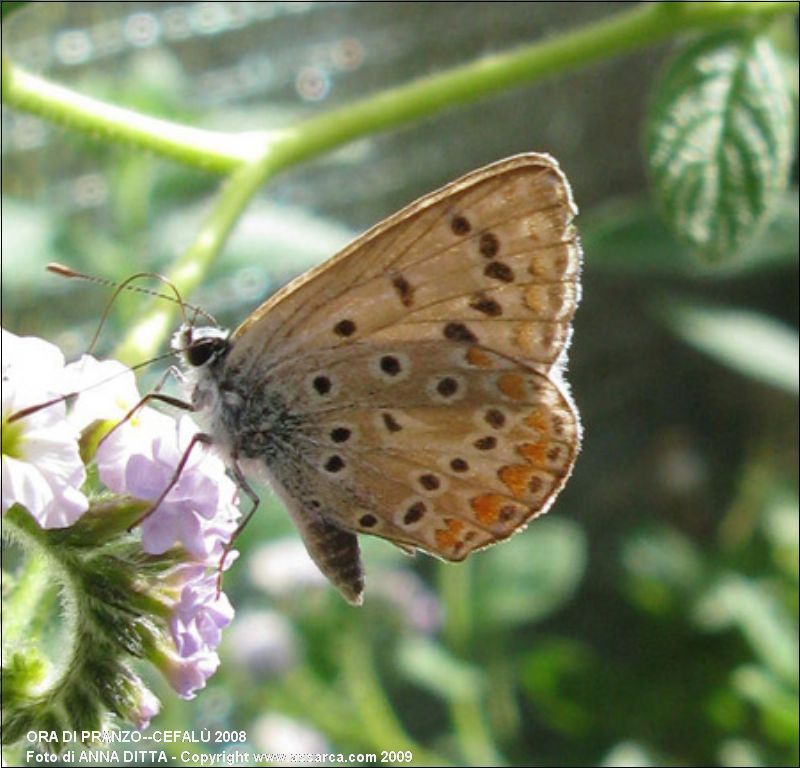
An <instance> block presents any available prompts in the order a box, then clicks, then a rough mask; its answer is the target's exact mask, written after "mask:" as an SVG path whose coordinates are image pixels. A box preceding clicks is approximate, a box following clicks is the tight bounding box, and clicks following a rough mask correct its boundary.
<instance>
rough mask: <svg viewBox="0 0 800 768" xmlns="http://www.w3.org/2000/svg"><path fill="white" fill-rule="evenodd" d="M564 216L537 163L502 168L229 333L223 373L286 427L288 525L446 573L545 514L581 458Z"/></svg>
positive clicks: (471, 179)
mask: <svg viewBox="0 0 800 768" xmlns="http://www.w3.org/2000/svg"><path fill="white" fill-rule="evenodd" d="M575 213H576V208H575V205H574V203H573V201H572V196H571V192H570V189H569V185H568V183H567V181H566V179H565V177H564V175H563V174H562V173H561V171H560V169H559V167H558V165H557V163H556V162H555V161H554V160H553V159H552V158H550V157H548V156H546V155H538V154H528V155H520V156H517V157H514V158H510V159H508V160H505V161H502V162H500V163H497V164H495V165H492V166H488V167H487V168H484V169H482V170H479V171H476V172H474V173H471V174H469V175H467V176H465V177H463V178H462V179H459V180H457V181H455V182H453V183H452V184H450V185H448V186H446V187H444V188H443V189H441V190H439V191H437V192H433V193H432V194H430V195H427V196H426V197H423V198H422V199H420V200H418V201H417V202H415V203H413V204H412V205H410V206H408V207H407V208H405V209H404V210H402V211H400V212H399V213H397V214H396V215H394V216H392V217H390V218H389V219H387V220H386V221H384V222H382V223H381V224H379V225H377V226H376V227H374V228H373V229H372V230H370V231H369V232H367V233H366V234H365V235H363V236H362V237H360V238H358V239H357V240H356V241H355V242H354V243H353V244H351V245H350V246H349V247H347V248H346V249H345V250H344V251H343V252H341V253H340V254H339V255H338V256H336V257H334V258H333V259H331V260H330V261H329V262H327V263H326V264H324V265H322V266H321V267H320V268H318V269H316V270H313V271H312V272H311V273H309V274H307V275H305V276H303V277H301V278H299V279H298V280H296V281H295V282H293V283H291V284H290V285H289V286H288V287H287V288H285V289H284V290H282V291H280V292H279V293H278V294H276V295H275V296H273V297H272V298H271V299H270V300H269V301H267V302H266V303H265V304H264V305H262V307H260V308H259V309H258V310H256V312H254V313H253V315H251V317H250V318H248V319H247V320H246V321H245V323H243V325H242V326H240V327H239V328H238V329H237V330H236V331H235V333H234V335H233V341H234V344H233V347H232V350H231V353H230V356H229V361H228V365H230V366H233V367H234V368H235V369H236V370H237V371H239V372H240V373H241V374H242V375H246V376H247V377H248V380H253V381H259V382H262V383H263V385H264V386H265V387H267V388H268V389H269V391H271V392H273V393H276V397H277V398H278V400H279V401H280V402H281V404H282V405H281V407H282V408H284V409H285V412H286V413H287V414H288V416H287V420H292V419H294V420H295V427H294V428H292V430H291V434H290V433H289V432H287V433H286V439H285V445H284V446H283V450H279V451H277V452H276V453H275V455H274V457H273V460H272V462H271V464H270V472H271V474H272V476H273V479H274V480H275V481H276V482H277V484H278V485H279V487H281V488H282V489H283V493H284V495H285V496H286V497H287V498H289V499H290V500H291V501H290V506H293V507H294V512H293V516H294V517H295V518H296V519H298V520H300V521H301V522H302V521H303V520H306V519H311V520H317V519H320V520H323V521H325V522H326V523H327V524H329V525H332V526H334V527H335V528H340V529H343V530H344V531H347V532H350V533H352V532H364V533H370V534H375V535H378V536H382V537H384V538H387V539H389V540H390V541H393V542H394V543H396V544H398V545H401V546H404V547H412V548H420V549H423V550H425V551H427V552H430V553H432V554H434V555H437V556H439V557H442V558H445V559H448V560H461V559H463V558H464V557H465V556H466V555H467V554H468V553H469V552H471V551H472V550H474V549H477V548H480V547H484V546H487V545H489V544H492V543H494V542H495V541H498V540H500V539H503V538H505V537H507V536H509V535H510V534H511V533H513V532H515V531H516V530H519V529H521V528H522V527H524V525H525V523H526V522H527V520H529V519H530V518H531V517H532V516H534V515H536V514H538V513H541V512H543V511H545V510H546V509H547V508H548V506H549V505H550V504H551V503H552V501H553V499H554V498H555V496H556V494H557V493H558V491H559V490H560V489H561V487H562V486H563V484H564V482H565V481H566V478H567V477H568V475H569V473H570V471H571V469H572V466H573V463H574V460H575V456H576V454H577V450H578V446H579V441H580V425H579V421H578V416H577V413H576V411H575V408H574V406H573V404H572V402H571V400H570V398H569V395H568V393H567V391H566V387H565V385H564V383H563V381H562V380H561V367H562V364H563V360H564V354H565V349H566V347H567V345H568V342H569V338H570V333H571V319H572V315H573V313H574V310H575V307H576V304H577V301H578V298H579V284H578V275H579V270H580V258H581V250H580V245H579V241H578V238H577V234H576V232H575V229H574V227H573V225H572V219H573V217H574V215H575ZM305 538H306V542H307V546H308V547H309V551H312V549H313V547H312V546H310V545H309V541H308V538H309V537H308V535H306V536H305ZM312 555H313V551H312ZM350 565H351V564H349V563H344V565H343V567H348V568H349V567H350ZM334 570H335V569H334ZM328 575H329V576H330V575H331V569H330V568H329V569H328ZM334 575H335V574H334ZM339 575H340V576H341V574H339ZM334 580H335V579H334ZM345 581H346V579H345ZM339 582H340V585H339V586H340V588H341V582H342V578H339ZM351 591H352V590H351Z"/></svg>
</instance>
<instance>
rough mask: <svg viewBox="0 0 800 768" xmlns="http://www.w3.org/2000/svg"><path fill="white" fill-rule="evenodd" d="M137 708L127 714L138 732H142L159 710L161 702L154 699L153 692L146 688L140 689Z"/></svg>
mask: <svg viewBox="0 0 800 768" xmlns="http://www.w3.org/2000/svg"><path fill="white" fill-rule="evenodd" d="M137 704H138V706H137V707H136V709H135V710H134V711H133V712H130V713H128V716H129V717H130V720H131V722H132V723H133V724H134V725H135V726H136V727H137V728H138V729H139V730H140V731H143V730H144V729H145V728H147V727H148V726H149V725H150V721H151V720H152V719H153V718H154V717H155V716H156V715H157V714H158V713H159V711H160V710H161V702H160V701H159V700H158V699H157V698H156V697H155V695H154V694H153V692H152V691H151V690H149V689H148V688H144V687H142V690H141V694H140V696H139V701H138V702H137Z"/></svg>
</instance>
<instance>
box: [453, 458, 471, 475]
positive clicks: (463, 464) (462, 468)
mask: <svg viewBox="0 0 800 768" xmlns="http://www.w3.org/2000/svg"><path fill="white" fill-rule="evenodd" d="M450 469H452V470H453V472H469V463H468V462H467V461H466V459H453V460H452V461H451V462H450Z"/></svg>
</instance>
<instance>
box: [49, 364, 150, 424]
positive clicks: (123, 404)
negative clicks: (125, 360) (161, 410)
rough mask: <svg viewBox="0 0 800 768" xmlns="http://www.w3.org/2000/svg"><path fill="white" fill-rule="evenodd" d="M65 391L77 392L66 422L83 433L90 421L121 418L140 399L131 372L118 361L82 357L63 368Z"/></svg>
mask: <svg viewBox="0 0 800 768" xmlns="http://www.w3.org/2000/svg"><path fill="white" fill-rule="evenodd" d="M64 374H65V378H64V388H65V391H67V392H76V393H77V395H78V396H77V397H76V398H75V402H74V403H73V404H72V408H71V409H70V412H69V420H70V422H71V423H72V424H74V425H75V426H76V427H77V428H78V429H80V430H83V429H85V428H86V427H88V426H89V425H90V424H91V423H92V422H94V421H98V420H102V421H117V420H119V419H122V418H123V417H124V416H125V415H126V414H127V413H128V411H130V410H131V409H132V408H133V407H134V406H135V405H137V404H138V403H139V401H140V400H141V395H140V394H139V390H138V389H137V387H136V378H135V376H134V375H133V371H132V370H131V369H130V368H128V367H127V366H126V365H123V364H122V363H120V362H119V361H117V360H103V361H102V362H101V361H100V360H96V359H95V358H94V357H92V356H91V355H83V356H82V357H81V359H80V360H77V361H76V362H74V363H70V364H69V365H68V366H67V367H66V368H65V369H64Z"/></svg>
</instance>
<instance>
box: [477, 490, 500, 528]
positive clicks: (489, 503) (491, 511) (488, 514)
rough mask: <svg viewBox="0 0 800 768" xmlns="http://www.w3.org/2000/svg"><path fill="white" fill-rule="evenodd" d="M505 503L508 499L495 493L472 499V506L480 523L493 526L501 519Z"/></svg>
mask: <svg viewBox="0 0 800 768" xmlns="http://www.w3.org/2000/svg"><path fill="white" fill-rule="evenodd" d="M505 503H506V499H505V498H503V497H502V496H498V495H497V494H495V493H485V494H483V495H482V496H476V497H475V498H474V499H472V501H471V502H470V505H471V506H472V509H473V510H474V512H475V517H477V518H478V521H479V522H481V523H484V524H486V525H491V524H492V523H496V522H497V519H498V518H499V517H500V509H501V508H502V506H503V504H505Z"/></svg>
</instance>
